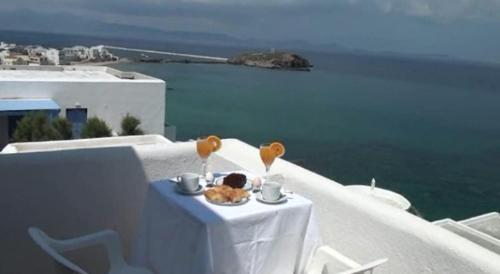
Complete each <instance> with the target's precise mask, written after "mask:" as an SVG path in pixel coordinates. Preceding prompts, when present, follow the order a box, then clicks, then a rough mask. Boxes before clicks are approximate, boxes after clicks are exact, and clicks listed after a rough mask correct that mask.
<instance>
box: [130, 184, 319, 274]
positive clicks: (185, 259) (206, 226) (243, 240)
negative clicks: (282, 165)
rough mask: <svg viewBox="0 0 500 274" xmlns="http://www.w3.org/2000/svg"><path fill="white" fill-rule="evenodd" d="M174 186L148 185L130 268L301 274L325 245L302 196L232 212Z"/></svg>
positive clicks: (165, 272) (163, 272)
mask: <svg viewBox="0 0 500 274" xmlns="http://www.w3.org/2000/svg"><path fill="white" fill-rule="evenodd" d="M174 187H175V184H174V183H173V182H172V181H169V180H164V181H157V182H153V183H151V184H150V188H149V190H148V196H147V198H146V205H145V208H144V212H143V215H142V217H141V223H140V225H139V229H138V233H137V237H136V239H135V243H134V246H133V249H132V263H133V264H135V265H139V266H145V267H148V268H149V269H151V270H152V271H154V272H155V273H157V274H190V273H193V274H202V273H207V274H238V273H242V274H243V273H245V274H247V273H248V274H254V273H255V274H257V273H258V274H287V273H302V271H303V270H304V268H305V266H306V264H307V262H308V260H309V259H310V257H311V256H312V254H313V252H314V250H315V249H316V248H317V247H318V246H319V245H320V243H321V239H320V236H319V231H318V228H317V225H316V222H315V221H314V214H313V206H312V202H311V201H309V200H307V199H305V198H303V197H302V196H300V195H297V194H292V195H291V196H290V199H288V201H287V202H286V203H284V204H280V205H266V204H262V203H260V202H258V201H257V200H256V199H255V195H252V197H251V198H250V201H249V202H248V203H246V204H244V205H241V206H235V207H228V206H218V205H214V204H211V203H208V202H207V201H206V199H205V197H204V196H203V195H201V196H183V195H179V194H178V193H177V192H175V189H174Z"/></svg>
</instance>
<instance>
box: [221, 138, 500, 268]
mask: <svg viewBox="0 0 500 274" xmlns="http://www.w3.org/2000/svg"><path fill="white" fill-rule="evenodd" d="M217 155H218V156H220V157H223V158H225V159H226V160H228V161H231V162H233V163H235V164H236V165H238V166H241V167H242V168H244V169H246V170H249V171H250V172H254V173H256V174H263V173H264V165H263V164H262V162H261V159H260V157H259V152H258V149H257V148H255V147H252V146H250V145H248V144H246V143H243V142H241V141H239V140H236V139H225V140H223V145H222V148H221V150H220V151H219V152H217ZM271 173H280V174H282V175H283V176H284V178H285V184H284V187H285V188H287V189H290V190H292V191H294V192H296V193H299V194H301V195H303V196H305V197H306V198H308V199H310V200H311V201H313V204H314V210H315V214H316V216H317V219H318V222H319V226H320V232H321V235H322V237H323V241H324V243H325V244H327V245H329V246H331V247H332V248H334V249H335V250H338V251H340V252H342V253H343V254H345V255H346V256H349V257H351V258H352V259H354V260H355V261H358V262H369V261H373V260H375V259H380V258H389V261H388V262H387V263H386V264H384V265H382V266H381V267H380V268H379V269H377V273H385V274H387V273H393V274H402V273H440V274H442V273H450V274H451V273H453V274H457V273H463V274H471V273H474V274H478V273H491V274H493V273H495V274H498V273H500V255H499V254H497V253H494V252H492V251H490V250H488V249H486V248H484V247H481V246H479V245H477V244H475V243H473V242H471V241H469V240H467V239H464V238H462V237H460V236H458V235H456V234H454V233H452V232H450V231H447V230H445V229H443V228H440V227H438V226H436V225H434V224H432V223H430V222H428V221H426V220H424V219H422V218H419V217H417V216H415V215H412V214H410V213H408V212H406V211H403V210H401V209H398V208H395V207H393V206H390V205H387V204H384V203H380V202H378V201H375V200H373V199H369V198H367V197H366V196H365V195H363V194H359V193H355V192H353V191H349V190H348V189H347V188H346V187H344V186H343V185H341V184H339V183H337V182H334V181H332V180H330V179H328V178H325V177H323V176H321V175H319V174H316V173H314V172H312V171H309V170H307V169H304V168H302V167H300V166H297V165H295V164H293V163H291V162H288V161H286V160H283V159H276V161H275V162H274V163H273V165H272V167H271ZM329 273H330V272H329ZM334 273H336V272H334Z"/></svg>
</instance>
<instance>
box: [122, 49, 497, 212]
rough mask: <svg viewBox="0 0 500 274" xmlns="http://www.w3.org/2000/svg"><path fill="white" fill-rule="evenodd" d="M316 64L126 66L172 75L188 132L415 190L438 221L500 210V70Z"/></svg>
mask: <svg viewBox="0 0 500 274" xmlns="http://www.w3.org/2000/svg"><path fill="white" fill-rule="evenodd" d="M305 55H306V56H307V57H308V58H310V59H312V61H313V63H314V64H315V68H314V70H313V71H312V72H310V73H306V72H291V71H271V70H261V69H252V68H245V67H237V66H229V65H203V64H120V65H116V67H118V68H119V69H123V70H133V71H139V72H143V73H146V74H149V75H153V76H156V77H159V78H162V79H164V80H165V81H167V85H168V91H167V99H166V100H167V113H166V119H167V121H168V122H169V123H170V124H174V125H176V126H177V129H178V139H180V140H185V139H189V138H195V137H197V136H199V135H206V134H209V133H213V134H217V135H220V136H222V137H234V138H239V139H241V140H244V141H246V142H248V143H250V144H253V145H258V144H259V143H262V142H269V141H270V140H275V139H277V140H282V141H283V142H284V143H285V144H286V147H287V154H286V156H285V158H286V159H288V160H290V161H292V162H296V163H299V164H300V165H303V166H305V167H306V168H308V169H311V170H313V171H315V172H318V173H320V174H322V175H325V176H327V177H330V178H332V179H334V180H336V181H338V182H341V183H343V184H369V182H370V179H371V178H372V177H375V178H376V179H377V182H378V185H379V186H381V187H384V188H389V189H393V190H395V191H397V192H400V193H402V194H403V195H404V196H406V197H407V198H408V199H409V200H410V201H411V202H412V203H413V204H414V205H415V206H416V208H417V209H418V210H419V211H421V213H423V215H424V217H425V218H427V219H430V220H434V219H438V218H442V217H446V216H451V217H452V218H456V219H461V218H465V217H469V216H472V215H475V214H480V213H484V212H488V211H494V210H496V211H498V210H499V209H500V204H499V201H500V69H499V68H496V67H494V66H480V65H472V64H457V63H450V62H449V63H443V62H429V61H425V62H424V61H418V60H408V59H407V60H401V59H397V58H380V57H370V56H353V55H346V54H331V55H326V54H322V55H319V54H315V53H305Z"/></svg>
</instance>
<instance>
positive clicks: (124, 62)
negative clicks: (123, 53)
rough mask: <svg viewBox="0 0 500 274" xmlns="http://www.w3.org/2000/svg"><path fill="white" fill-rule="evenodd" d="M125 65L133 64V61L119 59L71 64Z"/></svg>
mask: <svg viewBox="0 0 500 274" xmlns="http://www.w3.org/2000/svg"><path fill="white" fill-rule="evenodd" d="M127 63H134V61H132V60H130V59H127V58H120V59H118V60H116V61H104V62H72V63H71V65H72V66H88V65H90V66H109V65H116V64H127Z"/></svg>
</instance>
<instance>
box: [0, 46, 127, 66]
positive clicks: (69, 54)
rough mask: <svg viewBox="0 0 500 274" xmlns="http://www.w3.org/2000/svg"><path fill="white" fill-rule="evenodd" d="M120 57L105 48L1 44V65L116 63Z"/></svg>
mask: <svg viewBox="0 0 500 274" xmlns="http://www.w3.org/2000/svg"><path fill="white" fill-rule="evenodd" d="M118 60H119V57H117V56H115V55H113V54H111V53H110V52H109V51H108V50H107V49H106V48H104V46H92V47H84V46H74V47H65V48H62V49H55V48H45V47H42V46H39V45H16V44H13V43H5V42H0V65H31V66H39V65H76V64H81V63H101V62H104V63H106V62H115V61H118Z"/></svg>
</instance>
